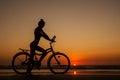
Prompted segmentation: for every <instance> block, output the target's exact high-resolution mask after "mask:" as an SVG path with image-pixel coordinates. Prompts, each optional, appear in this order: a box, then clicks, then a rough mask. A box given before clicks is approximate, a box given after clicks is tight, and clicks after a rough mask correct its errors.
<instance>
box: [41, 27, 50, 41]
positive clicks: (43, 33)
mask: <svg viewBox="0 0 120 80" xmlns="http://www.w3.org/2000/svg"><path fill="white" fill-rule="evenodd" d="M40 33H41V34H42V36H43V37H44V38H45V39H47V40H49V41H51V39H50V38H49V37H48V35H47V34H46V33H45V32H44V31H43V30H42V29H41V31H40Z"/></svg>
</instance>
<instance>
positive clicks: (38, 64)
mask: <svg viewBox="0 0 120 80" xmlns="http://www.w3.org/2000/svg"><path fill="white" fill-rule="evenodd" d="M36 66H37V69H40V66H41V63H40V62H39V61H37V64H36Z"/></svg>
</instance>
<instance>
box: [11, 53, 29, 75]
mask: <svg viewBox="0 0 120 80" xmlns="http://www.w3.org/2000/svg"><path fill="white" fill-rule="evenodd" d="M29 58H30V55H29V54H28V53H26V52H19V53H17V54H16V55H15V56H14V57H13V60H12V67H13V70H14V71H15V72H16V73H19V74H26V73H27V68H28V62H29Z"/></svg>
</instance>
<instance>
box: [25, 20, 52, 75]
mask: <svg viewBox="0 0 120 80" xmlns="http://www.w3.org/2000/svg"><path fill="white" fill-rule="evenodd" d="M44 26H45V22H44V21H43V19H41V20H40V21H39V22H38V27H37V28H35V30H34V40H33V41H32V42H31V43H30V64H31V63H33V61H34V60H33V58H34V54H35V51H36V50H37V51H41V52H43V54H42V56H41V58H40V61H39V63H38V68H39V67H40V65H41V63H40V62H41V61H42V59H43V58H44V57H45V56H46V51H45V50H44V49H43V48H42V47H40V46H38V44H39V41H40V39H41V37H43V38H45V39H47V40H48V41H53V40H52V39H50V38H49V37H48V35H47V34H46V33H45V32H44V31H43V29H42V28H43V27H44ZM30 64H29V65H28V70H27V72H28V74H31V69H30Z"/></svg>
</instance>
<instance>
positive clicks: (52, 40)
mask: <svg viewBox="0 0 120 80" xmlns="http://www.w3.org/2000/svg"><path fill="white" fill-rule="evenodd" d="M55 38H56V36H53V38H52V39H51V42H50V44H51V43H54V42H56V41H55Z"/></svg>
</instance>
